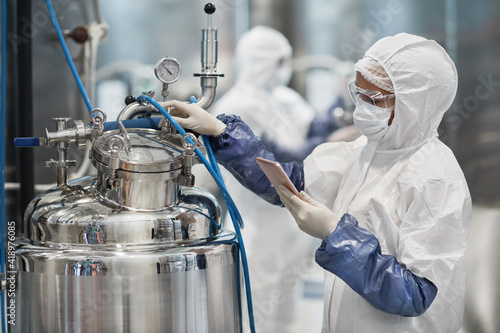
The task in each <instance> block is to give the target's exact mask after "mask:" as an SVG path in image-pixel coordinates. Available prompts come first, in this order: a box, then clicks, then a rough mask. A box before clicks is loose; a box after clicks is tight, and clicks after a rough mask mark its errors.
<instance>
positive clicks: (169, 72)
mask: <svg viewBox="0 0 500 333" xmlns="http://www.w3.org/2000/svg"><path fill="white" fill-rule="evenodd" d="M163 67H165V70H166V71H167V72H168V74H170V75H172V72H171V71H169V70H168V68H167V66H165V65H163Z"/></svg>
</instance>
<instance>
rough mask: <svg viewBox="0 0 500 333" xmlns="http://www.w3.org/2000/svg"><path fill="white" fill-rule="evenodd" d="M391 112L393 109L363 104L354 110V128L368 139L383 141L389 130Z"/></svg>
mask: <svg viewBox="0 0 500 333" xmlns="http://www.w3.org/2000/svg"><path fill="white" fill-rule="evenodd" d="M391 111H392V109H386V108H379V107H378V106H374V105H371V104H368V103H364V102H361V103H359V104H358V106H356V109H354V114H353V118H354V119H353V120H354V126H356V128H357V129H358V131H359V132H360V133H361V134H363V135H364V136H366V137H367V138H369V139H372V140H381V139H382V138H383V137H384V135H385V133H387V131H388V130H389V124H388V123H389V118H391Z"/></svg>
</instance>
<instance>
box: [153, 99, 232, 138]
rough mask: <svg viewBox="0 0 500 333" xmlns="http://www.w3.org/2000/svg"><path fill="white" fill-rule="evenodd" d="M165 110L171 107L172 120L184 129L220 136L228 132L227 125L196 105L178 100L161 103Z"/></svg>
mask: <svg viewBox="0 0 500 333" xmlns="http://www.w3.org/2000/svg"><path fill="white" fill-rule="evenodd" d="M160 105H161V106H162V107H164V108H165V109H166V108H168V107H170V114H171V115H172V118H174V120H175V121H176V122H178V123H179V125H180V126H181V127H183V128H188V129H190V130H193V131H195V132H197V133H199V134H205V135H211V136H219V135H221V134H222V133H224V131H225V130H226V124H224V123H223V122H222V121H220V120H219V119H217V118H216V117H214V116H213V115H211V114H210V113H208V112H207V111H205V110H204V109H202V108H201V107H200V106H199V105H198V104H196V103H184V102H180V101H177V100H172V101H168V102H162V103H160Z"/></svg>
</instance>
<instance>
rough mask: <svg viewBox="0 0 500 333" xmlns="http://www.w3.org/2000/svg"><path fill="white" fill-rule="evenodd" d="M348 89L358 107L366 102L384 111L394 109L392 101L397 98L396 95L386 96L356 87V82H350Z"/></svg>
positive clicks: (375, 91)
mask: <svg viewBox="0 0 500 333" xmlns="http://www.w3.org/2000/svg"><path fill="white" fill-rule="evenodd" d="M347 88H348V89H349V94H350V95H351V99H352V101H353V102H354V105H356V106H358V105H359V103H361V102H364V103H367V104H370V105H373V106H376V107H379V108H382V109H394V104H393V103H390V100H391V99H393V98H395V97H396V95H394V94H390V95H384V94H382V93H381V92H380V91H377V90H368V89H363V88H360V87H358V86H357V85H356V83H355V80H352V81H351V82H349V83H348V84H347ZM391 104H392V105H391Z"/></svg>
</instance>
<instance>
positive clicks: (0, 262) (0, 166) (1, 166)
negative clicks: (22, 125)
mask: <svg viewBox="0 0 500 333" xmlns="http://www.w3.org/2000/svg"><path fill="white" fill-rule="evenodd" d="M6 58H7V0H2V65H1V66H2V69H1V71H2V76H1V80H2V83H1V97H0V103H1V106H0V109H1V120H0V128H1V134H0V135H1V141H2V144H1V148H0V150H1V151H0V155H1V157H0V159H1V162H0V170H1V183H2V189H1V194H0V196H1V202H2V207H1V228H0V229H1V230H0V233H1V235H0V243H1V246H0V248H1V249H0V251H1V252H2V253H1V254H0V266H1V272H2V273H5V272H6V271H7V270H6V269H5V268H6V267H5V242H6V237H5V225H6V222H7V221H6V219H5V129H6V126H5V125H6V124H5V117H6V115H5V113H6V110H5V96H6V89H7V86H6V82H5V79H6V75H5V70H6V69H7V66H6V65H7V59H6ZM6 292H7V291H5V290H4V291H3V292H2V296H1V302H2V307H1V308H2V312H1V314H2V332H7V328H6V322H5V321H6V318H5V315H6V312H5V310H6V309H5V300H6V298H5V293H6Z"/></svg>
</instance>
